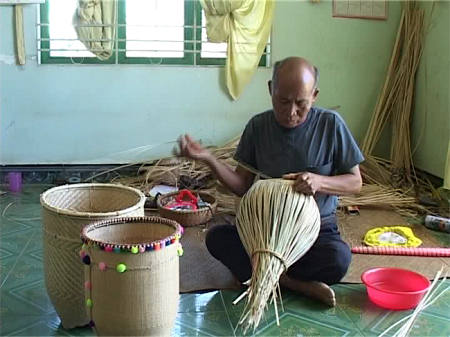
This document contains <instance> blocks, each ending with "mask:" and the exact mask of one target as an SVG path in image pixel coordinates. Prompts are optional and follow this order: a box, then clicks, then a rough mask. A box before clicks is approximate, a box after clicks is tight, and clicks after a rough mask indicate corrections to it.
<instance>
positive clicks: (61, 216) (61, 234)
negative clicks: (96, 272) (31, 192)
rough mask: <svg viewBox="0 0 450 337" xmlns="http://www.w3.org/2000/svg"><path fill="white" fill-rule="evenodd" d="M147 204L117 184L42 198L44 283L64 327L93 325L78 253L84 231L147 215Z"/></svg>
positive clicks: (55, 191) (64, 189)
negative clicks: (94, 225)
mask: <svg viewBox="0 0 450 337" xmlns="http://www.w3.org/2000/svg"><path fill="white" fill-rule="evenodd" d="M144 203H145V196H144V194H143V193H142V192H140V191H139V190H137V189H134V188H130V187H125V186H120V185H113V184H75V185H67V186H60V187H54V188H52V189H50V190H48V191H46V192H44V193H43V194H42V196H41V205H42V220H43V221H42V224H43V232H44V235H43V240H44V242H43V244H44V247H43V248H44V249H43V250H44V278H45V285H46V288H47V292H48V294H49V297H50V300H51V301H52V303H53V305H54V307H55V310H56V312H57V313H58V315H59V317H60V319H61V323H62V325H63V326H64V327H65V328H66V329H71V328H74V327H77V326H84V325H86V324H88V323H89V320H88V317H87V315H86V311H85V310H84V287H83V285H84V267H83V264H82V263H80V258H79V255H78V254H79V251H80V233H81V230H82V229H83V227H84V226H86V225H88V224H90V223H92V222H96V221H99V220H102V219H110V218H116V217H124V216H143V215H144Z"/></svg>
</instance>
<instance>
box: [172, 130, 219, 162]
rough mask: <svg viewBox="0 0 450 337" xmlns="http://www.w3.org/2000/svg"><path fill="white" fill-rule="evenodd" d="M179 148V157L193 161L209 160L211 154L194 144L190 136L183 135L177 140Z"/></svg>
mask: <svg viewBox="0 0 450 337" xmlns="http://www.w3.org/2000/svg"><path fill="white" fill-rule="evenodd" d="M178 145H179V147H180V152H179V155H180V156H181V157H186V158H190V159H195V160H201V161H207V160H208V159H210V158H211V153H210V152H209V151H208V150H206V149H205V148H204V147H203V146H201V145H200V144H199V143H198V142H196V141H195V140H194V139H193V138H192V137H191V136H189V135H184V136H181V137H180V138H179V139H178Z"/></svg>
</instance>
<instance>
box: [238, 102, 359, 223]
mask: <svg viewBox="0 0 450 337" xmlns="http://www.w3.org/2000/svg"><path fill="white" fill-rule="evenodd" d="M234 158H235V159H236V160H237V161H238V162H241V163H243V164H244V165H245V164H246V165H250V166H251V167H252V168H254V169H256V170H258V171H260V172H262V173H264V174H265V175H268V176H270V177H272V178H280V177H281V176H283V175H284V174H287V173H297V172H306V171H307V172H312V173H317V174H320V175H325V176H332V175H336V174H342V173H346V172H348V171H349V170H350V169H351V168H352V167H354V166H355V165H358V164H359V163H361V162H362V161H363V160H364V157H363V155H362V153H361V151H360V150H359V148H358V145H357V144H356V142H355V140H354V139H353V137H352V135H351V133H350V131H349V129H348V128H347V126H346V124H345V122H344V120H343V119H342V118H341V117H340V116H339V114H338V113H336V112H334V111H331V110H326V109H321V108H316V107H313V108H311V110H310V111H309V113H308V117H307V119H306V121H305V122H303V123H302V124H301V125H299V126H297V127H296V128H293V129H287V128H284V127H283V126H281V125H280V124H279V123H278V122H277V121H276V119H275V116H274V112H273V110H269V111H266V112H263V113H261V114H258V115H256V116H254V117H253V118H252V119H251V120H250V121H249V122H248V124H247V126H246V127H245V130H244V133H243V135H242V138H241V141H240V142H239V145H238V147H237V150H236V153H235V156H234ZM315 199H316V202H317V204H318V206H319V209H320V215H321V216H322V217H326V216H330V215H332V214H334V213H336V208H337V202H338V200H337V196H332V195H327V194H322V193H316V195H315Z"/></svg>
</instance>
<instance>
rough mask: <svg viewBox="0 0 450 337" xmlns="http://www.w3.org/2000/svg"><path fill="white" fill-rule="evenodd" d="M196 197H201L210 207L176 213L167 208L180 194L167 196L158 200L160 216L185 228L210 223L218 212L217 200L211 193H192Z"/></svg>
mask: <svg viewBox="0 0 450 337" xmlns="http://www.w3.org/2000/svg"><path fill="white" fill-rule="evenodd" d="M191 192H192V193H193V194H194V195H195V196H196V197H200V198H201V199H202V200H203V201H205V202H207V203H209V204H210V207H204V208H200V209H198V210H193V211H176V210H171V209H168V208H166V207H165V206H166V205H167V204H168V203H169V202H171V201H172V200H173V199H174V198H175V197H176V196H177V195H178V193H179V192H173V193H168V194H165V195H163V196H161V197H159V198H158V200H157V205H158V211H159V214H160V215H161V216H162V217H164V218H166V219H171V220H175V221H176V222H178V223H179V224H180V225H182V226H184V227H193V226H199V225H201V224H204V223H205V222H208V221H209V220H211V218H212V217H213V214H214V213H215V212H216V210H217V199H216V198H215V197H214V196H213V195H212V194H210V193H207V192H199V191H191Z"/></svg>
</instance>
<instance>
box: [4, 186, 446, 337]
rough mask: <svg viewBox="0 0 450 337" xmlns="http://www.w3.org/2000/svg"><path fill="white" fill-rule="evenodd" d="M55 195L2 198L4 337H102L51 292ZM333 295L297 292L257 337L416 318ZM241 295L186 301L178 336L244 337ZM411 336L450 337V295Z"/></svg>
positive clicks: (355, 288) (357, 295)
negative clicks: (64, 316)
mask: <svg viewBox="0 0 450 337" xmlns="http://www.w3.org/2000/svg"><path fill="white" fill-rule="evenodd" d="M47 188H49V186H35V185H33V186H26V187H24V189H23V191H22V192H21V193H20V194H18V195H14V194H7V195H3V196H1V197H0V198H1V199H0V214H2V215H3V216H2V217H1V218H0V221H1V226H0V239H1V245H0V264H1V266H0V268H1V270H0V271H1V272H0V277H1V279H0V282H1V283H0V286H1V309H0V314H1V317H0V318H1V329H0V335H1V336H8V335H14V336H18V335H20V336H59V335H62V336H89V335H94V334H93V332H92V331H91V330H90V329H89V328H81V329H74V330H65V329H63V328H62V327H60V321H59V319H58V316H57V315H56V312H55V311H54V309H53V307H52V304H51V302H50V300H49V299H48V296H47V293H46V290H45V284H44V280H43V270H42V242H41V241H42V231H41V221H40V205H39V194H40V193H41V192H42V191H44V190H46V189H47ZM447 284H448V285H450V281H447ZM333 289H334V290H335V292H336V295H337V301H338V306H337V307H336V308H331V309H330V308H327V307H324V306H322V305H321V304H319V303H317V302H314V301H312V300H310V299H307V298H303V297H301V296H298V295H295V294H293V293H286V294H284V301H283V303H284V307H285V311H284V313H282V314H281V326H280V327H278V326H277V325H276V323H275V317H274V312H273V311H269V313H268V314H267V317H266V319H265V321H264V322H263V323H262V324H261V326H260V328H259V330H258V331H257V332H256V335H261V336H378V335H379V334H380V333H381V332H382V331H384V330H385V329H386V328H387V327H389V326H391V325H392V324H393V323H395V322H396V321H397V320H399V319H400V318H402V317H404V316H406V315H407V314H408V312H393V311H388V310H383V309H380V308H378V307H377V306H375V305H374V304H372V303H371V302H370V301H369V299H368V298H367V295H366V292H365V288H364V287H363V286H362V285H337V286H334V287H333ZM237 295H238V293H237V292H233V291H214V292H208V293H203V294H185V295H182V296H181V300H180V305H179V314H178V317H177V321H176V327H175V329H174V331H173V335H174V336H233V335H242V330H240V329H237V330H236V331H234V329H235V327H236V325H237V322H238V320H239V317H240V314H241V310H242V304H239V305H237V306H233V305H232V304H231V302H232V301H233V300H234V299H235V298H236V297H237ZM393 332H395V330H394V331H393ZM411 336H450V291H449V292H447V293H446V294H445V295H444V296H442V297H441V298H440V299H439V300H438V301H437V302H436V303H434V304H433V305H432V306H431V307H430V308H428V309H427V310H425V312H423V313H422V314H421V315H420V316H419V319H418V320H417V321H416V323H415V325H414V327H413V329H412V332H411Z"/></svg>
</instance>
